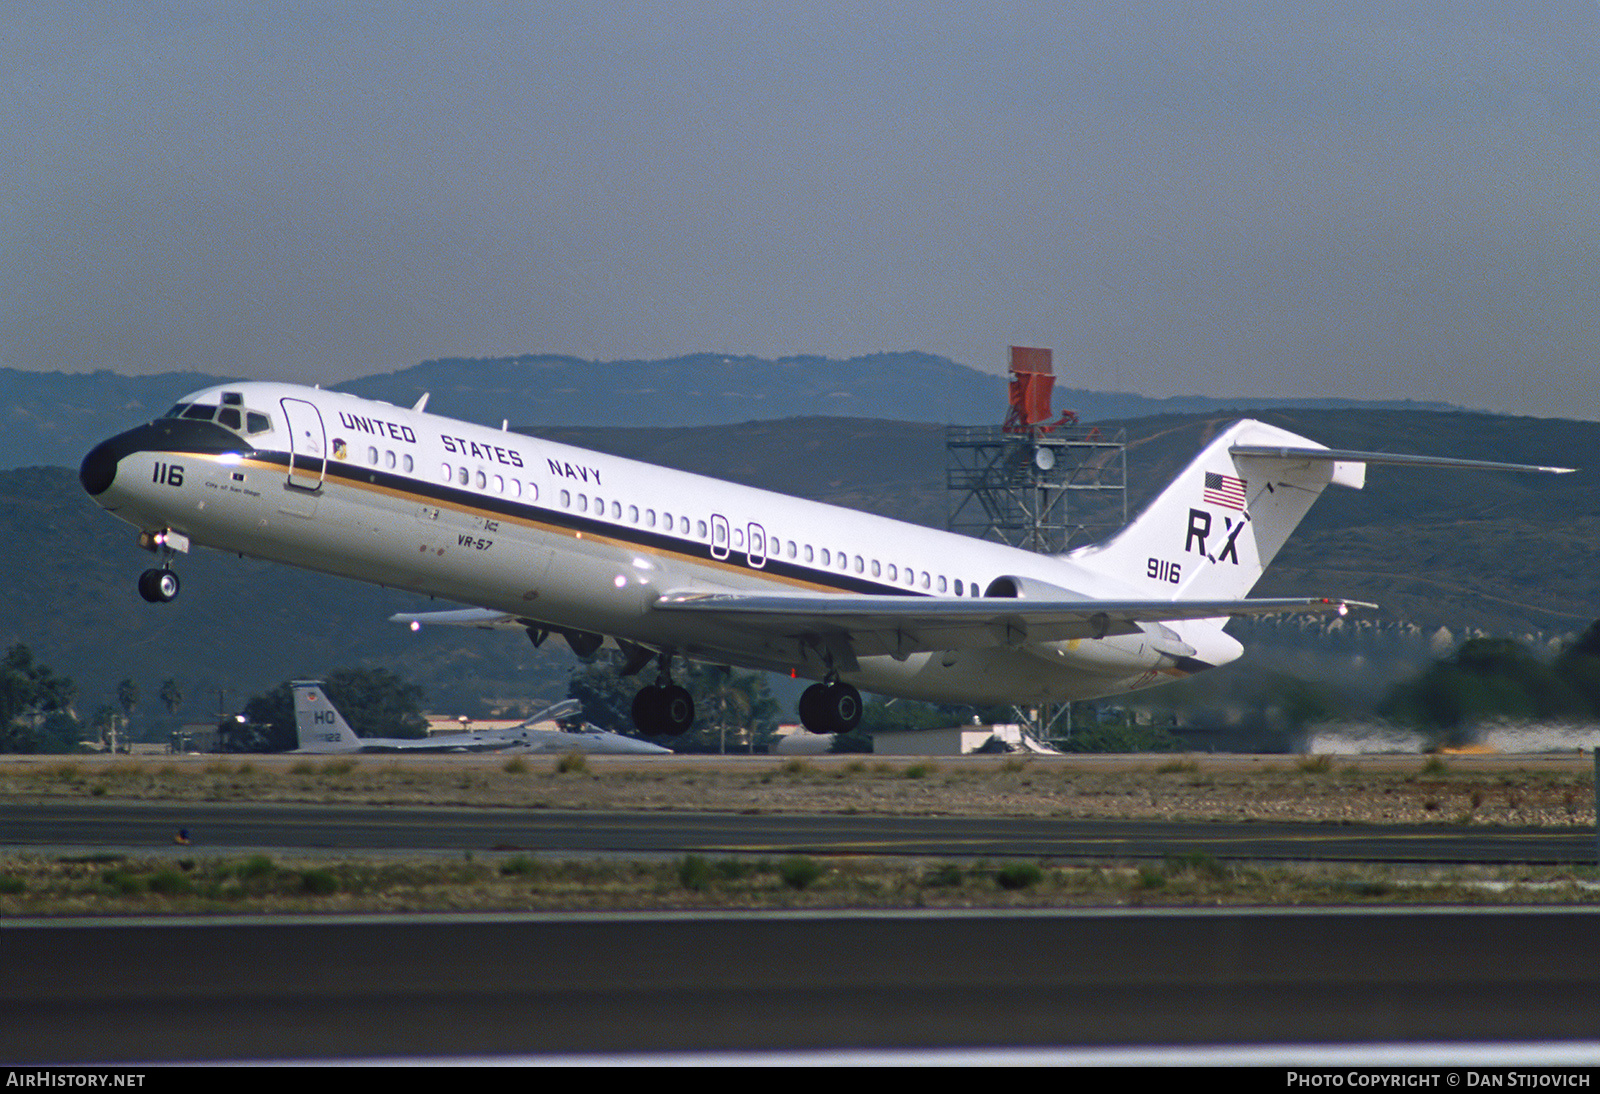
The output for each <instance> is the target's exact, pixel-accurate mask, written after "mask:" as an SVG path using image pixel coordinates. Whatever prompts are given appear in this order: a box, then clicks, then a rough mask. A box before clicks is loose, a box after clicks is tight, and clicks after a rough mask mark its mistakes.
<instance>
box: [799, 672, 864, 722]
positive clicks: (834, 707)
mask: <svg viewBox="0 0 1600 1094" xmlns="http://www.w3.org/2000/svg"><path fill="white" fill-rule="evenodd" d="M800 724H801V725H803V726H805V727H806V729H807V730H809V731H810V732H812V733H849V732H850V731H851V730H852V729H854V728H856V726H858V725H860V724H861V693H860V692H859V691H857V690H856V689H855V687H854V686H853V685H850V684H846V683H844V682H843V681H842V680H828V681H826V682H824V683H821V684H812V685H811V686H810V687H808V688H806V690H805V691H804V692H802V693H801V695H800Z"/></svg>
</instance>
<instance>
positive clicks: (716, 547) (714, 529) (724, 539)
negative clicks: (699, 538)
mask: <svg viewBox="0 0 1600 1094" xmlns="http://www.w3.org/2000/svg"><path fill="white" fill-rule="evenodd" d="M732 541H733V534H732V533H731V532H730V531H729V530H728V518H727V517H725V516H723V515H722V514H721V513H712V514H711V557H712V558H715V559H724V558H727V557H728V548H729V544H730V543H731V542H732Z"/></svg>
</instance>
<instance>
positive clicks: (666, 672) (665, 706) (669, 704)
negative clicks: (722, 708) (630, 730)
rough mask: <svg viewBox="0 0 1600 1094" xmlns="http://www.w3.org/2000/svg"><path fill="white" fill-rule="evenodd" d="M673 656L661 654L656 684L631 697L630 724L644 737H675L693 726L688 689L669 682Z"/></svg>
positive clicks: (670, 680)
mask: <svg viewBox="0 0 1600 1094" xmlns="http://www.w3.org/2000/svg"><path fill="white" fill-rule="evenodd" d="M671 664H672V655H671V654H669V653H663V654H662V655H661V672H660V674H659V675H657V676H656V682H655V683H653V684H648V685H646V686H645V687H642V688H640V689H639V692H638V694H636V695H635V696H634V697H633V724H634V725H635V726H636V727H638V730H639V732H640V733H643V734H644V735H645V736H646V737H676V736H678V735H679V734H681V733H683V732H684V731H685V730H687V729H688V728H689V727H690V726H692V725H694V698H693V697H692V696H691V695H690V694H689V691H688V689H687V688H683V687H679V686H678V685H677V684H674V683H673V682H672V677H671V675H670V667H671Z"/></svg>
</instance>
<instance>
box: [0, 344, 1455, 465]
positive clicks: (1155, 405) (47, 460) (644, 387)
mask: <svg viewBox="0 0 1600 1094" xmlns="http://www.w3.org/2000/svg"><path fill="white" fill-rule="evenodd" d="M227 379H230V378H229V377H224V376H208V375H203V374H200V373H192V372H169V373H163V374H160V375H155V376H120V375H118V374H116V373H113V372H94V373H60V372H54V373H44V372H19V371H17V370H15V369H0V406H3V407H5V408H6V409H5V418H4V424H5V429H3V430H0V468H5V467H41V466H48V467H75V466H77V464H78V461H79V460H81V459H82V458H83V454H84V453H85V452H87V451H88V450H89V449H90V448H92V447H93V446H94V445H95V444H96V443H97V442H99V441H101V440H103V439H104V438H106V437H109V436H111V435H112V434H114V433H119V432H121V431H122V430H124V429H127V428H129V427H131V426H134V425H137V424H139V423H141V422H146V421H149V420H150V419H152V418H154V417H156V416H157V415H159V414H161V413H162V412H163V411H165V410H166V409H167V408H168V407H169V406H171V405H172V404H173V402H175V401H176V400H177V398H178V397H179V396H180V395H183V394H185V393H187V392H190V391H194V390H196V389H198V388H202V387H207V386H210V385H212V384H216V383H221V382H224V381H226V380H227ZM1064 379H1070V377H1064ZM334 386H335V387H337V388H338V389H339V390H341V391H349V392H351V393H353V394H357V395H361V396H364V397H366V398H371V399H382V400H384V401H385V402H389V403H394V404H396V405H398V406H413V405H415V404H416V401H417V399H418V398H420V397H421V396H422V394H423V393H424V392H430V393H431V401H430V402H429V406H430V408H431V409H433V410H434V411H436V412H438V413H440V414H447V415H449V416H451V417H455V418H465V419H468V420H470V421H479V422H485V423H487V424H490V425H498V424H499V423H500V422H501V421H502V420H504V419H508V418H509V419H510V421H511V423H512V424H513V425H565V426H583V427H595V426H608V427H649V426H688V425H717V424H728V423H733V422H744V421H752V420H782V419H784V418H790V417H801V416H807V415H814V416H828V417H860V418H881V419H888V420H893V421H911V422H938V423H941V424H942V423H945V422H958V423H974V422H999V421H1001V420H1003V419H1004V417H1005V409H1006V396H1005V381H1004V380H1003V379H1001V378H1000V377H998V376H994V375H991V374H988V373H984V372H979V371H977V370H975V369H971V368H967V367H966V366H964V365H958V364H956V363H955V362H953V361H950V360H947V359H945V358H943V357H935V356H933V355H931V354H926V353H880V354H873V355H871V356H868V357H856V358H852V359H850V360H846V361H836V360H831V359H829V358H825V357H786V358H783V359H780V360H777V361H765V360H760V359H757V358H753V357H727V356H721V355H716V354H697V355H694V356H689V357H678V358H673V359H671V360H666V361H582V360H579V359H577V358H575V357H560V356H552V355H523V356H518V357H498V358H481V359H473V360H466V359H451V360H441V361H426V362H423V363H422V364H419V365H414V366H412V367H410V368H405V369H401V370H399V371H397V372H389V373H381V374H377V375H373V376H366V377H362V378H360V379H356V380H350V381H348V382H346V383H342V384H337V385H334ZM1334 404H1339V405H1348V406H1352V407H1366V406H1371V407H1381V406H1389V405H1393V404H1381V403H1372V404H1366V403H1348V404H1344V403H1340V401H1338V400H1331V401H1330V400H1291V401H1288V402H1285V401H1283V400H1276V401H1274V400H1258V399H1250V398H1239V399H1228V398H1203V397H1186V398H1178V399H1149V398H1145V397H1144V396H1141V395H1132V394H1119V393H1109V394H1108V393H1103V392H1091V391H1085V390H1082V389H1072V388H1063V389H1058V393H1057V398H1056V400H1055V405H1056V406H1057V407H1062V408H1065V407H1073V408H1076V409H1077V410H1079V411H1080V412H1081V413H1082V414H1083V416H1084V418H1085V419H1096V420H1098V419H1105V418H1119V417H1131V416H1136V415H1150V414H1157V413H1177V412H1192V411H1208V410H1217V409H1220V408H1225V407H1235V408H1255V407H1261V406H1308V407H1309V406H1328V405H1334ZM1406 408H1407V409H1448V408H1445V407H1444V406H1443V404H1415V405H1413V404H1406Z"/></svg>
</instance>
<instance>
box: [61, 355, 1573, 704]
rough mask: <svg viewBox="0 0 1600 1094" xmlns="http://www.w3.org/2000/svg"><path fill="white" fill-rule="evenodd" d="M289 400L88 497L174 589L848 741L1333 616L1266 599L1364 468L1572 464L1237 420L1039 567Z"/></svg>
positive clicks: (969, 545)
mask: <svg viewBox="0 0 1600 1094" xmlns="http://www.w3.org/2000/svg"><path fill="white" fill-rule="evenodd" d="M426 404H427V397H426V396H424V397H423V398H422V399H421V400H420V401H419V402H418V403H417V405H416V406H415V407H412V408H410V409H406V408H402V407H396V406H391V405H388V404H385V403H378V402H373V401H370V400H364V399H360V398H357V397H355V396H352V395H345V394H341V393H338V392H333V391H323V390H320V389H317V388H306V387H299V386H293V385H287V384H277V383H259V382H240V383H230V384H223V385H219V386H215V387H211V388H207V389H205V390H202V391H197V392H195V393H194V394H192V395H188V396H185V397H184V398H183V399H182V400H181V401H180V402H179V403H178V404H177V405H176V406H174V407H173V408H172V410H170V411H169V412H168V413H167V414H166V415H164V416H163V417H161V418H158V419H157V420H155V421H154V422H151V423H149V424H146V425H142V426H138V427H137V428H134V429H131V430H129V431H128V432H126V433H122V434H120V435H118V436H116V437H113V438H111V439H110V440H107V441H105V442H103V443H101V444H100V445H98V446H97V447H96V448H95V449H94V450H93V451H91V452H90V453H89V454H88V455H87V456H86V457H85V458H84V461H83V465H82V467H81V468H80V472H79V475H80V479H81V481H82V483H83V486H84V489H85V490H87V491H88V493H89V494H90V495H91V496H92V497H93V498H94V499H95V500H96V501H97V502H98V503H99V504H100V505H101V506H102V507H104V508H105V509H106V510H107V511H109V512H111V513H113V514H115V515H116V516H117V517H119V518H120V519H122V520H124V521H127V522H128V523H129V524H132V525H133V526H134V527H135V528H137V529H138V530H139V533H140V537H139V538H140V542H141V544H142V545H143V546H145V547H146V548H148V549H149V550H151V551H154V552H156V553H157V554H158V556H159V564H158V565H157V566H155V567H153V568H151V569H149V570H146V571H145V573H144V574H143V575H142V576H141V578H140V579H139V589H140V592H141V593H142V594H143V595H144V597H145V599H147V600H150V601H152V602H160V601H166V600H171V599H172V598H173V597H175V596H176V595H177V594H178V575H177V571H176V569H175V568H174V566H175V563H176V560H177V558H178V556H180V555H182V554H183V553H185V552H187V551H188V550H189V549H190V548H191V547H192V546H194V545H203V546H206V547H211V548H215V549H217V550H222V551H231V552H235V553H238V554H240V555H247V556H251V557H256V558H263V559H270V560H272V561H276V562H281V563H286V564H288V565H292V566H300V567H304V568H307V569H311V570H318V571H322V572H324V573H329V574H337V575H340V576H343V577H349V578H355V579H357V580H361V581H367V582H372V583H375V584H380V585H385V586H389V587H393V588H397V589H406V590H410V591H413V592H417V593H422V594H426V595H428V596H431V597H438V598H442V599H446V600H450V601H454V602H456V603H459V604H463V605H470V606H471V607H468V608H463V609H460V610H455V611H445V612H430V613H424V614H421V615H415V616H399V617H396V618H397V619H398V620H400V621H402V622H410V623H412V624H413V625H414V626H415V625H417V624H420V623H425V622H437V623H451V624H459V625H471V626H505V627H517V628H522V629H525V630H526V631H527V632H528V634H529V636H530V637H531V638H532V639H533V640H534V642H535V643H539V642H542V641H543V640H544V639H545V638H546V637H547V636H548V635H550V634H558V635H561V636H562V637H563V638H565V640H566V641H567V642H568V643H569V644H570V645H571V646H572V648H573V650H574V651H575V652H577V653H578V654H579V655H581V656H587V655H591V654H593V653H594V652H595V651H596V650H598V649H599V648H600V646H601V645H602V643H604V642H605V641H607V640H608V639H609V640H610V641H611V642H613V643H615V645H616V646H617V647H619V648H620V649H621V650H622V652H623V654H624V662H625V663H624V667H623V671H624V672H626V673H630V674H631V673H637V672H639V671H640V670H642V669H645V668H646V667H647V666H649V665H651V664H652V663H653V664H654V665H655V668H656V672H655V680H654V682H653V683H650V684H647V685H646V686H644V687H641V688H640V689H639V692H638V697H637V698H636V700H635V702H634V708H633V713H634V720H635V722H636V723H637V724H638V727H639V728H640V729H641V730H643V731H644V732H646V733H650V734H673V733H680V732H682V731H683V730H685V729H686V728H688V726H689V725H690V724H691V723H692V722H693V719H694V709H693V703H692V701H691V700H690V697H689V693H688V691H687V690H686V689H684V688H683V687H681V686H679V685H677V684H674V683H673V682H672V678H671V671H672V663H673V659H674V658H677V657H685V658H692V659H699V660H705V661H711V662H715V663H718V664H733V665H739V666H743V667H746V668H752V669H764V670H770V671H775V672H782V673H792V674H794V675H797V676H803V677H807V678H809V679H812V680H815V681H817V682H816V683H815V684H813V685H812V686H811V687H810V688H808V689H807V690H806V691H805V693H804V694H803V695H802V697H801V702H800V715H801V721H802V722H803V723H804V724H805V725H806V727H807V728H808V729H811V730H813V731H817V732H839V731H841V730H845V729H849V728H853V727H854V726H855V725H856V724H857V722H858V721H859V719H860V715H861V694H860V689H866V690H869V691H874V692H879V693H883V694H888V695H896V696H903V697H906V698H911V699H923V700H930V701H936V702H954V703H971V704H987V703H1001V702H1015V703H1028V704H1032V703H1040V702H1052V701H1064V700H1072V699H1087V698H1095V697H1099V696H1106V695H1114V694H1119V693H1122V692H1127V691H1132V690H1135V689H1139V688H1144V687H1149V686H1151V685H1153V684H1158V683H1162V682H1164V681H1167V680H1171V679H1174V678H1177V677H1180V676H1184V675H1187V674H1190V673H1193V672H1197V671H1199V670H1202V669H1205V668H1209V667H1212V666H1216V665H1222V664H1225V663H1227V662H1229V661H1232V660H1234V659H1235V658H1237V657H1238V656H1239V654H1240V652H1241V647H1240V645H1239V643H1238V642H1237V641H1236V640H1235V639H1234V638H1233V637H1232V636H1230V635H1228V634H1227V633H1226V632H1224V630H1223V629H1222V625H1223V624H1224V623H1225V622H1226V621H1227V618H1228V617H1230V616H1237V615H1257V614H1269V613H1283V612H1339V613H1342V612H1344V611H1346V610H1348V609H1349V608H1350V607H1351V606H1352V605H1351V603H1350V602H1346V601H1341V600H1336V599H1325V598H1314V599H1312V598H1308V599H1273V600H1265V599H1249V598H1248V593H1249V591H1250V589H1251V588H1252V587H1253V586H1254V585H1255V583H1256V581H1257V579H1258V578H1259V577H1260V576H1261V574H1262V572H1263V570H1264V569H1265V567H1266V566H1267V565H1268V564H1269V563H1270V562H1271V561H1272V558H1273V556H1274V555H1275V554H1276V553H1277V551H1278V549H1279V547H1281V546H1282V544H1283V542H1284V541H1285V540H1286V539H1287V538H1288V536H1289V534H1290V533H1291V532H1293V530H1294V528H1295V526H1296V525H1297V524H1298V523H1299V522H1300V519H1301V518H1302V517H1303V516H1304V515H1305V513H1306V511H1307V510H1308V509H1309V508H1310V507H1311V505H1312V503H1313V502H1315V501H1316V499H1317V497H1318V496H1319V495H1320V494H1321V492H1322V490H1323V488H1324V487H1326V486H1328V485H1329V484H1338V485H1342V486H1347V487H1354V488H1358V489H1359V488H1360V487H1361V486H1362V485H1363V484H1364V481H1365V473H1366V466H1367V465H1368V464H1403V465H1410V466H1423V467H1442V468H1495V469H1508V470H1522V471H1535V470H1537V471H1562V470H1565V469H1562V468H1534V467H1526V466H1521V465H1509V464H1498V463H1489V462H1486V461H1478V460H1451V459H1439V458H1433V457H1415V456H1398V455H1390V454H1385V453H1372V452H1348V451H1336V450H1331V449H1328V448H1325V447H1323V446H1322V445H1319V444H1317V443H1315V442H1313V441H1310V440H1307V439H1306V438H1304V437H1301V436H1298V435H1296V434H1294V433H1291V432H1288V431H1286V430H1284V429H1280V428H1278V427H1276V426H1272V425H1267V424H1265V423H1262V422H1257V421H1249V420H1246V421H1240V422H1237V423H1235V424H1233V425H1232V426H1230V427H1229V428H1227V429H1226V430H1224V431H1223V432H1221V433H1220V434H1219V435H1218V436H1217V437H1216V438H1215V439H1214V440H1212V441H1211V443H1210V444H1208V445H1207V446H1206V447H1205V449H1204V450H1203V451H1201V453H1200V454H1199V455H1198V456H1197V457H1196V458H1195V459H1194V460H1193V462H1191V463H1190V464H1189V465H1188V466H1187V467H1186V468H1184V470H1183V471H1182V472H1180V473H1179V474H1178V476H1177V477H1176V478H1175V479H1174V480H1173V481H1172V483H1171V484H1169V485H1168V486H1167V487H1166V489H1164V490H1163V491H1162V492H1161V493H1160V494H1159V495H1157V496H1156V497H1155V499H1154V500H1153V501H1152V502H1151V503H1150V504H1149V505H1148V506H1147V507H1146V508H1145V509H1144V511H1143V512H1142V513H1140V515H1139V516H1138V517H1136V518H1135V519H1134V520H1133V522H1132V523H1130V524H1129V525H1128V526H1127V527H1126V528H1124V529H1123V530H1122V531H1120V532H1118V533H1117V534H1116V535H1114V536H1112V537H1111V538H1110V539H1108V540H1106V541H1105V542H1104V543H1101V544H1098V545H1095V546H1091V547H1084V548H1079V549H1077V550H1075V551H1073V552H1071V553H1069V554H1065V555H1056V556H1052V555H1042V554H1035V553H1032V552H1029V551H1024V550H1019V549H1016V548H1012V547H1006V546H1003V545H1000V544H996V543H990V542H986V541H983V540H978V539H973V538H970V537H967V536H961V535H956V534H953V533H949V532H942V531H936V530H933V529H928V528H923V527H920V526H916V525H911V524H906V523H903V522H899V521H895V520H890V519H887V518H884V517H879V516H874V515H871V514H867V513H861V512H857V511H854V510H850V509H843V508H839V507H837V506H831V505H826V504H823V503H820V502H812V501H805V500H801V499H797V498H793V497H788V496H785V495H781V494H775V493H771V492H768V491H763V490H758V489H754V488H751V487H745V486H739V485H735V484H732V483H727V482H721V481H718V480H715V479H711V478H707V477H705V476H700V475H694V474H689V473H687V472H682V471H674V470H670V469H667V468H663V467H657V466H654V465H650V464H645V463H640V462H637V461H633V460H627V459H622V458H620V457H615V456H608V455H603V454H600V453H597V452H590V451H585V450H583V449H578V448H574V447H571V446H567V445H561V444H555V443H552V442H549V441H543V440H536V439H533V438H530V437H526V436H523V435H520V434H517V433H513V432H510V431H509V430H507V429H506V428H504V426H502V428H501V429H498V430H496V429H492V428H488V427H484V426H479V425H473V424H469V423H466V422H459V421H454V420H452V419H449V418H444V417H440V416H437V415H433V414H429V413H427V412H426V410H425V407H426Z"/></svg>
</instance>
